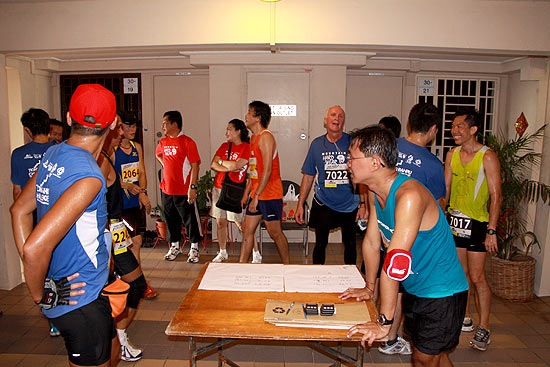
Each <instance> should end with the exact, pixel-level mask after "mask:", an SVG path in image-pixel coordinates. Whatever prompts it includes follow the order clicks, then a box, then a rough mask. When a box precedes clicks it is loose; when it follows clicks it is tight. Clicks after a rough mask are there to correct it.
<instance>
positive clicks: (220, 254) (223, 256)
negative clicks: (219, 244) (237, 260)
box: [212, 251, 229, 263]
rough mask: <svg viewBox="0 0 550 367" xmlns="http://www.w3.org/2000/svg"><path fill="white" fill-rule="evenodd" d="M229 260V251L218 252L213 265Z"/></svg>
mask: <svg viewBox="0 0 550 367" xmlns="http://www.w3.org/2000/svg"><path fill="white" fill-rule="evenodd" d="M228 258H229V256H228V255H227V251H218V254H217V255H216V257H215V258H213V259H212V262H213V263H221V262H222V261H225V260H227V259H228Z"/></svg>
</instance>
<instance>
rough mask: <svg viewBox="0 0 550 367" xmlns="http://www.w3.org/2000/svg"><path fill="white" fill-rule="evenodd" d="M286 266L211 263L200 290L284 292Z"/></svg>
mask: <svg viewBox="0 0 550 367" xmlns="http://www.w3.org/2000/svg"><path fill="white" fill-rule="evenodd" d="M283 269H284V265H282V264H236V263H210V264H208V268H207V269H206V272H205V273H204V276H203V277H202V281H201V283H200V284H199V289H204V290H211V291H245V292H283V290H284V281H283V276H284V270H283Z"/></svg>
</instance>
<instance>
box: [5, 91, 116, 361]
mask: <svg viewBox="0 0 550 367" xmlns="http://www.w3.org/2000/svg"><path fill="white" fill-rule="evenodd" d="M115 111H116V102H115V97H114V95H113V94H112V93H111V92H109V91H108V90H107V89H105V88H103V87H102V86H100V85H98V84H83V85H80V86H79V87H78V88H77V89H76V91H75V93H74V94H73V96H72V98H71V103H70V106H69V112H68V113H67V122H68V124H69V126H71V135H70V137H69V139H68V140H67V141H66V142H63V143H61V144H58V145H55V146H53V147H52V148H51V149H49V150H48V151H47V152H46V153H45V154H44V156H43V157H42V161H41V163H40V166H39V167H38V170H37V172H36V174H35V175H34V176H33V177H32V178H31V179H30V180H29V182H28V185H26V186H25V188H24V189H23V191H22V193H21V195H20V196H19V197H18V199H17V200H16V201H15V203H14V204H13V206H12V207H11V215H12V226H13V233H14V237H15V243H16V245H17V249H18V251H19V254H20V256H21V258H22V260H23V264H24V267H25V278H26V281H27V286H28V288H29V291H30V294H31V296H32V298H33V300H34V301H35V302H36V304H37V305H38V306H40V307H41V308H42V312H43V313H44V314H45V315H46V316H47V317H48V319H50V321H51V322H52V323H53V324H54V326H55V327H56V328H57V329H58V330H59V331H60V332H61V335H62V336H63V338H64V339H65V346H66V348H67V352H68V356H69V362H70V365H71V366H110V365H111V350H113V351H117V353H115V354H116V355H118V350H120V349H119V346H118V338H116V334H115V330H114V325H113V319H112V317H111V307H110V305H109V300H108V299H107V298H106V297H105V296H102V295H101V290H102V288H103V287H104V286H105V284H106V282H107V276H108V265H109V251H110V247H111V243H110V239H109V237H107V238H106V237H104V231H105V228H106V224H107V204H106V201H105V191H106V188H105V179H104V178H103V175H102V173H101V170H100V169H99V167H98V165H97V162H96V159H97V157H98V155H99V154H100V151H101V147H102V146H103V142H104V140H105V137H106V132H107V130H108V129H109V128H111V129H114V128H115V126H116V121H115V116H116V114H115ZM34 209H37V218H38V223H37V225H36V227H35V228H34V230H33V228H32V212H33V210H34ZM75 278H76V281H75V282H73V280H74V279H75ZM76 296H78V297H76Z"/></svg>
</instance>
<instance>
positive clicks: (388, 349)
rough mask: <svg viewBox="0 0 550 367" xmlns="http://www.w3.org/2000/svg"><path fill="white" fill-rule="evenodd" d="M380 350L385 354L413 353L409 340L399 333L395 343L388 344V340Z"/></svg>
mask: <svg viewBox="0 0 550 367" xmlns="http://www.w3.org/2000/svg"><path fill="white" fill-rule="evenodd" d="M378 351H379V352H380V353H384V354H403V355H409V354H412V350H411V345H410V344H409V342H408V341H406V340H405V339H403V338H402V337H400V336H399V335H398V336H397V341H396V342H395V343H393V344H388V342H385V343H384V344H382V345H381V346H379V347H378Z"/></svg>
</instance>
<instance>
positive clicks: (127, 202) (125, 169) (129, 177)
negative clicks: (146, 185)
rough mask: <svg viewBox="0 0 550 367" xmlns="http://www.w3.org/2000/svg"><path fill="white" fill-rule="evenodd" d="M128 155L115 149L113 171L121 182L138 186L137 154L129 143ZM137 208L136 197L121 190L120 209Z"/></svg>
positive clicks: (134, 146)
mask: <svg viewBox="0 0 550 367" xmlns="http://www.w3.org/2000/svg"><path fill="white" fill-rule="evenodd" d="M130 146H131V147H132V150H131V151H130V154H126V153H124V151H123V150H122V149H121V148H120V146H119V147H116V149H115V170H116V173H117V174H118V176H119V177H120V180H121V181H122V182H131V183H133V184H135V185H138V186H139V154H138V151H137V149H136V145H135V144H134V142H133V141H130ZM137 206H139V199H138V195H133V194H132V193H131V192H129V191H128V190H125V189H123V190H122V208H123V209H130V208H135V207H137Z"/></svg>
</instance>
